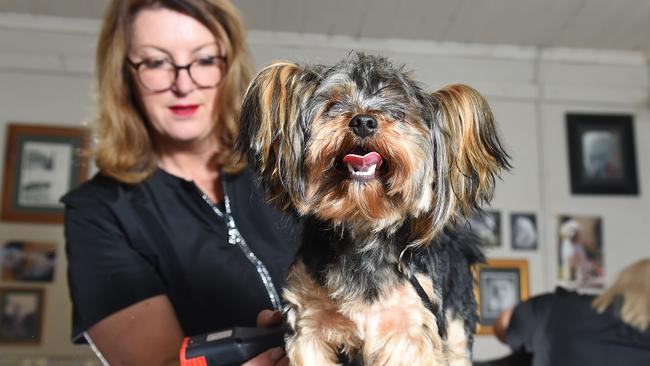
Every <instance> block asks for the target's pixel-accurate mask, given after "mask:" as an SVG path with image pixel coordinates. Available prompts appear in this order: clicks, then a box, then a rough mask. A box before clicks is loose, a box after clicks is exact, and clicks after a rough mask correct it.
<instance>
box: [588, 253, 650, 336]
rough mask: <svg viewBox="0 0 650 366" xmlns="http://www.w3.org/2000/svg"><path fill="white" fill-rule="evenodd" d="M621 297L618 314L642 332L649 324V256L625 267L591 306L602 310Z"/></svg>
mask: <svg viewBox="0 0 650 366" xmlns="http://www.w3.org/2000/svg"><path fill="white" fill-rule="evenodd" d="M618 297H621V298H622V300H623V306H622V307H621V308H620V313H619V314H618V315H619V316H620V318H621V319H622V320H623V321H624V322H625V323H627V324H629V325H631V326H633V327H635V328H638V329H639V330H641V331H642V332H643V331H645V330H646V329H648V326H649V325H650V258H645V259H642V260H640V261H638V262H636V263H634V264H632V265H631V266H629V267H627V268H626V269H625V270H623V272H621V274H620V275H619V276H618V278H617V279H616V282H614V284H613V285H612V286H610V287H608V288H607V290H605V292H604V293H603V294H602V295H600V296H598V297H597V298H596V299H595V300H594V301H593V302H592V304H591V305H592V306H593V308H594V309H596V311H598V312H600V313H602V312H604V311H605V310H606V309H607V308H608V307H609V306H610V305H611V304H612V302H614V300H615V299H616V298H618Z"/></svg>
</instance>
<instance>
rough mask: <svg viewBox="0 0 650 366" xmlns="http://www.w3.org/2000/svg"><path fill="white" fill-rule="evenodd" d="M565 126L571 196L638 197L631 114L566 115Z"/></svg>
mask: <svg viewBox="0 0 650 366" xmlns="http://www.w3.org/2000/svg"><path fill="white" fill-rule="evenodd" d="M566 127H567V139H568V151H569V168H570V178H571V193H572V194H609V195H638V194H639V184H638V177H637V166H636V152H635V143H634V123H633V118H632V116H631V115H627V114H578V113H567V115H566Z"/></svg>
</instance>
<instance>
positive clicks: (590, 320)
mask: <svg viewBox="0 0 650 366" xmlns="http://www.w3.org/2000/svg"><path fill="white" fill-rule="evenodd" d="M593 300H594V296H591V295H581V294H577V293H575V292H570V291H567V290H565V289H562V288H558V289H556V291H555V292H554V293H551V294H545V295H541V296H537V297H533V298H531V299H529V300H528V301H525V302H523V303H521V304H519V305H517V306H516V307H515V309H514V311H513V314H512V318H511V320H510V323H509V325H508V330H507V333H506V339H507V341H508V344H509V345H510V347H511V348H512V349H513V350H520V349H522V348H523V349H525V350H526V351H528V352H530V353H532V354H533V366H542V365H553V366H564V365H566V366H581V365H589V366H606V365H607V366H610V365H611V366H614V365H625V366H641V365H650V329H647V330H646V331H645V332H641V331H639V330H638V329H636V328H634V327H632V326H630V325H628V324H626V323H624V322H623V321H622V320H621V319H620V318H619V316H618V315H617V314H618V313H619V309H620V302H616V301H615V302H614V303H613V304H612V305H611V306H610V307H609V308H608V309H607V310H606V311H605V312H603V313H598V312H597V311H596V310H594V309H593V308H592V307H591V302H592V301H593Z"/></svg>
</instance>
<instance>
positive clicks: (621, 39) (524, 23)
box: [0, 0, 650, 54]
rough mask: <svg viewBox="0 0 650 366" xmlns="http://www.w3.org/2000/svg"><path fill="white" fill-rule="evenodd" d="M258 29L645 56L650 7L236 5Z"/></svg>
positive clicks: (410, 2) (100, 0)
mask: <svg viewBox="0 0 650 366" xmlns="http://www.w3.org/2000/svg"><path fill="white" fill-rule="evenodd" d="M234 2H235V4H237V5H238V6H239V8H240V9H241V10H242V13H243V14H244V18H245V20H246V23H247V26H248V28H249V29H252V30H263V31H284V32H295V33H324V34H330V35H345V36H351V37H362V38H400V39H416V40H429V41H438V42H447V41H449V42H477V43H497V44H514V45H523V46H540V47H575V48H595V49H617V50H633V51H643V52H645V53H646V54H650V0H234ZM107 3H108V0H0V12H11V13H26V14H36V15H51V16H62V17H81V18H99V17H101V14H102V12H103V9H104V7H105V6H106V4H107Z"/></svg>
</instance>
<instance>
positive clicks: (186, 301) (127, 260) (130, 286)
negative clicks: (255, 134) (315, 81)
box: [62, 170, 298, 342]
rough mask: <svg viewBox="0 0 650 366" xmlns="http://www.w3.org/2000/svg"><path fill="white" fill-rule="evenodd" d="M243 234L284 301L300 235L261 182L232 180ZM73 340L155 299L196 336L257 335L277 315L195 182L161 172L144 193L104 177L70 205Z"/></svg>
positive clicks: (245, 174)
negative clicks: (240, 329)
mask: <svg viewBox="0 0 650 366" xmlns="http://www.w3.org/2000/svg"><path fill="white" fill-rule="evenodd" d="M223 181H224V188H225V192H226V194H227V195H228V197H229V199H230V205H231V210H232V213H233V217H234V220H235V222H236V226H237V228H238V229H239V231H240V232H241V234H242V236H243V237H244V239H245V242H246V244H247V245H248V247H249V248H250V249H251V251H252V252H253V253H254V255H255V256H256V257H257V258H258V259H259V260H260V261H261V262H262V263H263V265H264V266H265V267H266V269H267V270H268V272H269V273H270V275H271V277H272V279H273V284H274V286H275V289H276V290H277V292H278V293H280V287H281V285H282V282H283V279H284V276H285V274H286V271H287V269H288V267H289V265H290V264H291V262H292V260H293V257H294V253H295V250H296V249H297V243H298V241H297V237H298V232H297V231H298V230H297V228H298V226H296V225H295V223H294V222H293V221H292V220H291V218H290V217H288V216H281V215H279V214H278V213H277V212H276V211H275V210H273V209H272V208H270V207H269V206H267V204H266V203H265V201H264V197H263V192H262V191H261V189H259V187H258V185H257V184H255V183H254V181H253V178H252V176H251V173H250V172H249V171H248V170H244V171H242V172H241V173H239V174H237V175H224V176H223ZM62 202H63V203H64V204H65V207H66V209H65V236H66V253H67V257H68V282H69V285H70V295H71V298H72V304H73V330H72V337H73V340H74V341H76V342H80V341H83V337H81V336H82V335H83V332H85V331H86V330H88V328H90V327H91V326H93V325H94V324H95V323H97V322H98V321H99V320H101V319H103V318H105V317H106V316H108V315H110V314H112V313H114V312H116V311H118V310H120V309H123V308H125V307H128V306H130V305H133V304H135V303H137V302H139V301H141V300H144V299H147V298H149V297H152V296H156V295H160V294H165V295H167V296H168V298H169V299H170V301H171V303H172V305H173V307H174V310H175V312H176V316H177V317H178V320H179V322H180V325H181V327H182V329H183V331H184V333H185V334H186V335H194V334H201V333H206V332H212V331H216V330H219V329H223V328H226V327H232V326H254V325H255V322H256V317H257V314H258V312H259V311H260V310H262V309H271V308H273V306H272V303H271V300H270V296H269V293H268V291H267V287H266V286H265V285H264V284H263V281H262V279H261V277H260V275H259V274H258V271H257V267H256V266H255V265H254V264H253V263H252V262H251V261H250V260H249V259H248V258H247V256H246V254H245V252H244V250H242V248H241V247H240V246H238V245H236V244H235V245H233V244H230V243H229V242H228V228H227V225H226V223H225V222H224V220H223V219H222V218H221V217H219V216H218V215H217V213H215V211H214V210H213V207H211V206H210V205H209V203H208V202H206V201H205V200H204V199H203V198H202V193H201V192H200V190H199V189H198V187H197V186H196V185H195V184H194V183H193V182H191V181H186V180H184V179H181V178H178V177H176V176H173V175H171V174H168V173H166V172H164V171H163V170H157V171H156V172H155V173H154V174H153V175H152V176H151V177H150V178H148V179H146V180H145V181H143V182H141V183H139V184H137V185H126V184H122V183H119V182H118V181H116V180H115V179H112V178H109V177H106V176H103V175H101V174H98V175H96V176H95V177H93V178H92V179H91V180H90V181H88V182H86V183H85V184H83V185H82V186H80V187H79V188H77V189H75V190H73V191H72V192H70V193H68V194H67V195H66V196H64V197H63V199H62Z"/></svg>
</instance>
